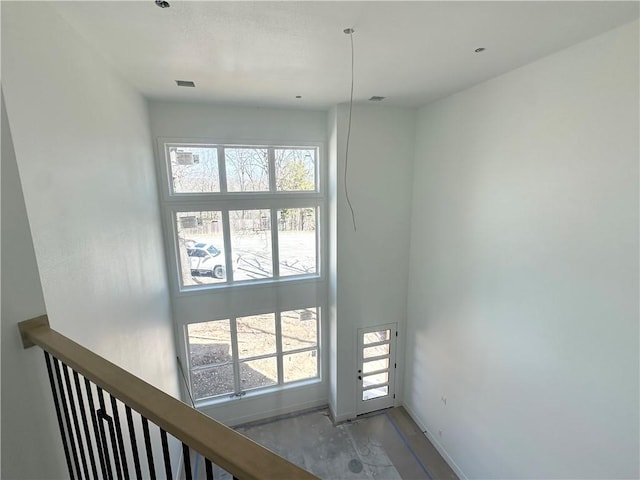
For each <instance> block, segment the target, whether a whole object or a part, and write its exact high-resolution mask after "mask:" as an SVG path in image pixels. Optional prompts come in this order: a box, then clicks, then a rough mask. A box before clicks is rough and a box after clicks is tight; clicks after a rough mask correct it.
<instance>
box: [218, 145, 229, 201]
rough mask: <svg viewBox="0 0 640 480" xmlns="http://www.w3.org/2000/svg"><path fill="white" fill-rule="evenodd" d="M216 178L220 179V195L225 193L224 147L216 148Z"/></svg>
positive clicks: (225, 163)
mask: <svg viewBox="0 0 640 480" xmlns="http://www.w3.org/2000/svg"><path fill="white" fill-rule="evenodd" d="M217 151H218V176H219V177H220V193H227V162H226V161H225V157H224V147H223V146H221V145H219V146H218V149H217Z"/></svg>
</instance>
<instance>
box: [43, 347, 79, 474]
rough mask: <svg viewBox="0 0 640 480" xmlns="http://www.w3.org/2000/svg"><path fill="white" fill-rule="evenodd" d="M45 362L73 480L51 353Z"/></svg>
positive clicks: (46, 354) (45, 355)
mask: <svg viewBox="0 0 640 480" xmlns="http://www.w3.org/2000/svg"><path fill="white" fill-rule="evenodd" d="M44 360H45V362H46V364H47V372H48V373H49V383H50V384H51V393H52V395H53V404H54V405H55V407H56V416H57V417H58V427H59V428H60V436H61V437H62V447H63V448H64V457H65V459H66V460H67V468H68V469H69V476H70V477H71V479H72V480H73V478H74V476H73V467H72V466H71V456H70V455H69V446H68V445H67V436H66V435H65V433H64V424H63V423H62V413H61V412H60V402H59V401H58V395H57V393H56V385H55V382H54V380H53V371H52V370H51V359H50V358H49V353H48V352H44Z"/></svg>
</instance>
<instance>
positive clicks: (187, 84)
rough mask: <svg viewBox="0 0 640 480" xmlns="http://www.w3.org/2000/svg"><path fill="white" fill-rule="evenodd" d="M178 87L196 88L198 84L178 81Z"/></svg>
mask: <svg viewBox="0 0 640 480" xmlns="http://www.w3.org/2000/svg"><path fill="white" fill-rule="evenodd" d="M176 85H178V86H179V87H195V86H196V84H195V83H193V82H192V81H191V80H176Z"/></svg>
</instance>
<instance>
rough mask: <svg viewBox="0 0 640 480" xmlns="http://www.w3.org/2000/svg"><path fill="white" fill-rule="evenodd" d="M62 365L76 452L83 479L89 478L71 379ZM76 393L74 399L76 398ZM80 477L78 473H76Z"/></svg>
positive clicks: (67, 370)
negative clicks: (78, 454) (76, 444)
mask: <svg viewBox="0 0 640 480" xmlns="http://www.w3.org/2000/svg"><path fill="white" fill-rule="evenodd" d="M61 363H62V371H63V373H64V383H65V385H66V386H67V393H68V395H69V408H70V410H71V416H72V417H73V427H74V431H75V434H76V440H77V442H78V452H80V460H81V461H82V471H83V472H84V478H89V465H88V464H87V456H86V455H85V451H84V443H83V442H82V432H81V430H80V422H79V421H78V413H77V411H76V409H77V406H76V402H75V399H74V395H73V389H72V388H71V379H70V376H69V367H68V366H67V365H65V363H64V362H61ZM77 394H78V392H76V395H75V397H77V396H78V395H77ZM78 475H80V472H78Z"/></svg>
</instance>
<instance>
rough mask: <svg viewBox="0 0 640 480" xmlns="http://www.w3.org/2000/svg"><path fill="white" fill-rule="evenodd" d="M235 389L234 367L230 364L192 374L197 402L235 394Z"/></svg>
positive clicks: (192, 383)
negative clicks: (215, 396) (216, 396)
mask: <svg viewBox="0 0 640 480" xmlns="http://www.w3.org/2000/svg"><path fill="white" fill-rule="evenodd" d="M234 388H235V387H234V383H233V365H232V364H230V363H229V364H226V365H218V366H216V367H211V368H207V369H204V370H196V371H194V372H191V390H192V391H193V396H194V398H195V399H196V400H199V399H201V398H206V397H212V396H214V395H222V394H225V393H227V394H229V393H233V391H234Z"/></svg>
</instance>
